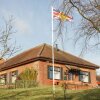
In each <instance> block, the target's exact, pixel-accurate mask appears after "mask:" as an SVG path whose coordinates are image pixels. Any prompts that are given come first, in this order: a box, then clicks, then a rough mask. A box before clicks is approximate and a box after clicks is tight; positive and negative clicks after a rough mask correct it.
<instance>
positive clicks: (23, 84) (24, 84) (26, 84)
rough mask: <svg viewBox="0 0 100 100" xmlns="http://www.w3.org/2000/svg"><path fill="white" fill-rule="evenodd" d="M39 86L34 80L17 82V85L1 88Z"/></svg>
mask: <svg viewBox="0 0 100 100" xmlns="http://www.w3.org/2000/svg"><path fill="white" fill-rule="evenodd" d="M36 86H38V82H37V81H34V80H17V81H15V83H6V84H0V88H31V87H36Z"/></svg>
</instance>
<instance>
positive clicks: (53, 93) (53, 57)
mask: <svg viewBox="0 0 100 100" xmlns="http://www.w3.org/2000/svg"><path fill="white" fill-rule="evenodd" d="M51 11H52V65H53V94H55V84H54V34H53V7H51Z"/></svg>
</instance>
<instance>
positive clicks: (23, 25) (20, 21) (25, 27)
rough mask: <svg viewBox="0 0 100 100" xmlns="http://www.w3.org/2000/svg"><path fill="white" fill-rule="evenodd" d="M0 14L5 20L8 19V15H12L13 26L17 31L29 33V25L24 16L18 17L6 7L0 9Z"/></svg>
mask: <svg viewBox="0 0 100 100" xmlns="http://www.w3.org/2000/svg"><path fill="white" fill-rule="evenodd" d="M0 11H1V13H0V16H1V17H2V18H4V19H6V20H9V17H10V16H13V18H14V27H15V29H16V30H17V31H18V32H19V33H24V34H25V33H30V30H31V28H30V25H29V23H28V22H27V20H25V19H24V17H23V18H22V17H19V16H18V15H17V14H15V13H13V12H10V11H8V10H6V9H2V10H0Z"/></svg>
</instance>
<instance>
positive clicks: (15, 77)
mask: <svg viewBox="0 0 100 100" xmlns="http://www.w3.org/2000/svg"><path fill="white" fill-rule="evenodd" d="M17 76H18V71H13V72H11V83H15V81H16V79H17Z"/></svg>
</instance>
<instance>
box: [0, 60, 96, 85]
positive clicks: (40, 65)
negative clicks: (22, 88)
mask: <svg viewBox="0 0 100 100" xmlns="http://www.w3.org/2000/svg"><path fill="white" fill-rule="evenodd" d="M49 65H51V66H52V63H49V62H48V61H47V62H42V61H36V62H33V63H29V64H26V65H22V66H19V67H16V68H12V69H8V70H5V71H2V72H0V75H2V74H5V73H7V82H9V79H10V78H9V73H10V72H12V71H16V70H18V74H20V73H21V72H23V71H24V70H25V69H26V68H31V67H33V68H35V69H36V70H37V72H38V77H37V81H38V82H39V84H40V85H52V80H51V79H48V66H49ZM54 66H57V67H61V68H62V69H63V76H64V72H65V71H66V70H68V68H67V67H66V66H65V65H62V64H55V65H54ZM80 70H82V71H88V72H90V77H91V83H88V84H89V85H90V86H92V87H94V86H96V85H97V83H96V71H95V70H93V69H86V68H80ZM73 78H74V79H73V80H71V81H68V80H66V81H65V80H64V79H62V80H55V83H57V82H58V84H62V83H63V82H66V83H73V84H83V83H82V82H80V81H79V76H78V75H74V76H73Z"/></svg>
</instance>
